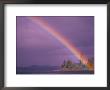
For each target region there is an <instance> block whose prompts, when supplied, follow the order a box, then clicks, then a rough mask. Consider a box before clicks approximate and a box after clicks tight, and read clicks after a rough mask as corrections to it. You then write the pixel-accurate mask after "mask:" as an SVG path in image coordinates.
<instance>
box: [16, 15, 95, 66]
mask: <svg viewBox="0 0 110 90" xmlns="http://www.w3.org/2000/svg"><path fill="white" fill-rule="evenodd" d="M41 18H42V19H44V20H45V21H46V22H47V23H48V24H49V25H50V26H51V27H53V28H55V30H56V31H57V32H59V33H60V34H62V35H63V36H64V37H66V38H67V39H68V40H69V41H70V42H71V43H73V44H75V45H76V47H77V48H79V49H80V50H81V51H82V52H83V53H85V54H86V55H87V56H88V57H89V58H91V57H94V17H93V16H72V17H70V16H69V17H67V16H63V17H62V16H61V17H58V16H55V17H53V16H52V17H50V16H48V17H47V16H45V17H44V16H43V17H41ZM16 20H17V21H16V22H17V24H16V25H17V28H16V30H17V32H16V35H17V66H31V65H60V64H62V62H63V61H64V60H68V59H71V60H72V61H73V62H75V63H76V62H79V60H78V59H77V58H76V57H75V56H74V55H73V54H72V53H71V52H70V51H69V50H68V48H66V47H65V46H64V45H62V43H60V42H59V41H58V40H56V38H55V37H53V36H52V35H50V34H49V33H48V32H46V31H45V30H44V28H42V27H41V26H39V25H38V24H36V23H34V22H33V21H31V20H30V19H29V18H28V17H22V16H17V18H16Z"/></svg>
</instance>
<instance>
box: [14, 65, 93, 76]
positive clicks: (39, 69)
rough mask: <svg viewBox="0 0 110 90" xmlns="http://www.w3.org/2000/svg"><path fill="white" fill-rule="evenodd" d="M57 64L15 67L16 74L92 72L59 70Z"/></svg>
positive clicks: (85, 72)
mask: <svg viewBox="0 0 110 90" xmlns="http://www.w3.org/2000/svg"><path fill="white" fill-rule="evenodd" d="M59 70H60V67H59V66H31V67H17V68H16V74H94V72H93V71H88V70H83V71H59Z"/></svg>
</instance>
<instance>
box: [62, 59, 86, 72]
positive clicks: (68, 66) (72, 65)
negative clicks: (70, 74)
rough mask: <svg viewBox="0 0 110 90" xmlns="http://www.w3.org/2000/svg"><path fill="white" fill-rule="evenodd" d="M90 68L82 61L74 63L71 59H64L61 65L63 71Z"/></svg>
mask: <svg viewBox="0 0 110 90" xmlns="http://www.w3.org/2000/svg"><path fill="white" fill-rule="evenodd" d="M82 70H88V69H87V67H86V66H85V65H84V64H82V63H81V61H80V63H73V62H72V61H71V60H67V61H64V62H63V64H62V65H61V71H82Z"/></svg>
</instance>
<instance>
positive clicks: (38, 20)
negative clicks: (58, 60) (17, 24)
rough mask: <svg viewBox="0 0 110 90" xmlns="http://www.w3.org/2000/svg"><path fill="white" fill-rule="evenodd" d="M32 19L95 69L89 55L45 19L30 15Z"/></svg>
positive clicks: (85, 63)
mask: <svg viewBox="0 0 110 90" xmlns="http://www.w3.org/2000/svg"><path fill="white" fill-rule="evenodd" d="M28 19H30V20H31V21H33V22H34V23H36V24H39V25H40V26H41V27H42V28H44V30H46V31H47V32H49V33H50V34H51V35H52V36H53V37H54V38H56V39H57V40H58V41H59V42H61V43H62V44H63V45H64V46H65V47H67V48H68V49H69V50H70V52H71V53H72V54H74V55H75V56H76V57H77V58H78V59H79V60H81V62H82V63H83V64H84V65H86V66H87V67H88V70H93V64H92V63H90V62H89V59H88V57H87V56H86V55H85V54H84V53H82V52H81V51H80V50H79V49H78V48H76V46H75V45H73V44H71V42H70V41H69V40H68V39H67V38H65V37H64V36H63V35H61V34H60V33H58V32H56V31H57V30H55V28H53V27H51V26H50V25H49V24H48V23H47V22H46V21H45V20H43V19H42V18H41V17H39V16H37V17H36V16H32V17H31V16H30V17H28Z"/></svg>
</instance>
